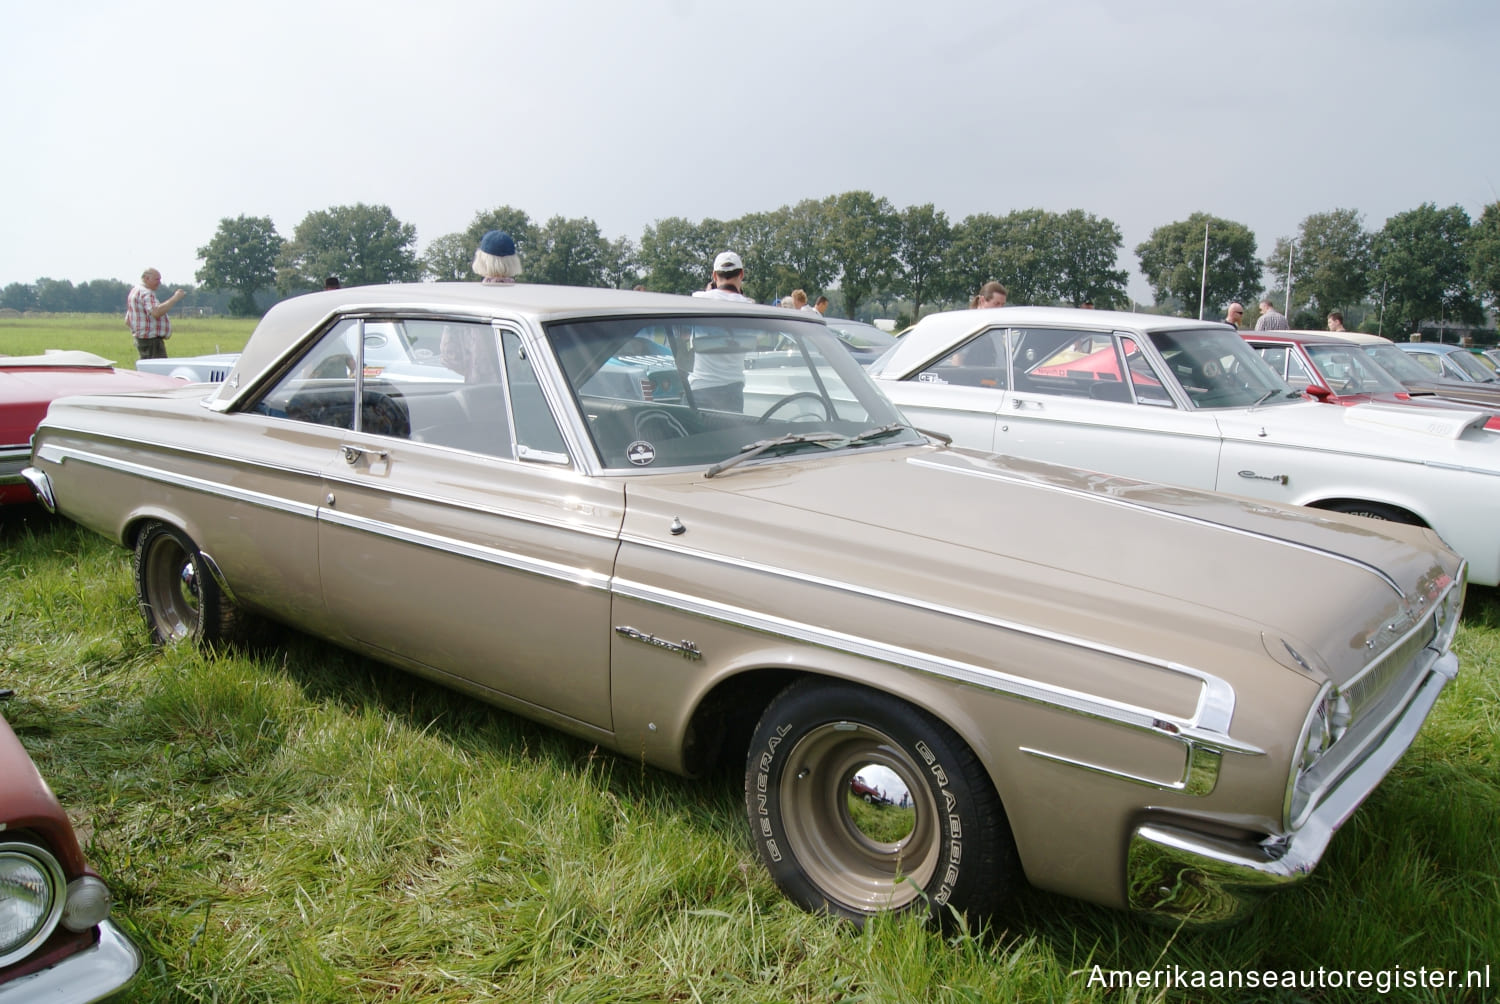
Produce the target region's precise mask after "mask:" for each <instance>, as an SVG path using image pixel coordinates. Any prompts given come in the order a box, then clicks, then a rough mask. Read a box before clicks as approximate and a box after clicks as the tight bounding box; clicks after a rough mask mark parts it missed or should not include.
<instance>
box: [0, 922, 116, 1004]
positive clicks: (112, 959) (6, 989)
mask: <svg viewBox="0 0 1500 1004" xmlns="http://www.w3.org/2000/svg"><path fill="white" fill-rule="evenodd" d="M140 968H141V953H140V950H139V949H138V948H136V947H135V945H133V944H131V942H130V939H129V938H127V937H125V935H124V934H122V933H121V932H120V929H119V928H117V927H116V926H115V925H114V924H113V923H111V922H110V921H108V920H106V921H104V922H103V923H101V924H100V925H99V940H98V942H97V943H95V944H94V945H93V946H92V947H90V948H86V949H84V950H83V951H81V952H78V953H76V954H74V955H70V956H68V957H67V958H66V959H63V960H62V961H61V962H59V963H58V964H57V965H55V966H52V967H50V968H48V969H43V970H40V971H38V972H35V973H31V974H29V975H26V976H22V977H20V978H18V979H14V980H11V981H10V982H9V983H0V1004H21V1002H23V1001H24V1002H28V1004H30V1002H35V1001H49V1002H56V1004H86V1002H88V1001H97V1000H102V999H104V998H105V997H108V996H109V995H110V994H112V993H115V992H116V991H117V990H121V989H123V988H124V987H125V985H126V984H128V983H129V982H130V981H131V980H133V979H135V974H136V972H137V971H138V970H139V969H140Z"/></svg>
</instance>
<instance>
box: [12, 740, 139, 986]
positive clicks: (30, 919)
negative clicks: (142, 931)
mask: <svg viewBox="0 0 1500 1004" xmlns="http://www.w3.org/2000/svg"><path fill="white" fill-rule="evenodd" d="M109 907H110V896H109V887H108V886H106V885H105V884H104V880H103V879H101V878H100V877H99V876H98V874H96V873H95V872H94V870H93V869H92V868H90V867H89V865H88V862H87V861H85V860H84V858H83V851H82V849H81V848H80V847H79V846H78V838H77V836H75V835H74V833H73V827H72V824H71V823H69V822H68V815H67V813H65V812H64V811H63V808H62V806H61V805H59V804H58V801H57V798H56V796H54V795H53V794H52V790H51V789H50V788H48V787H47V782H46V781H43V780H42V775H41V774H39V773H37V769H36V765H35V764H33V763H32V762H31V757H30V756H29V755H28V754H27V752H26V749H25V747H23V746H22V745H21V741H20V740H19V739H17V738H16V734H15V733H14V732H12V731H11V728H10V724H9V723H8V722H6V720H5V719H3V718H0V1002H10V1001H57V1002H58V1004H72V1002H83V1001H95V1000H99V999H100V998H102V997H106V996H108V995H110V994H112V993H114V992H115V991H116V990H119V989H120V988H121V987H123V986H125V985H126V984H127V983H129V982H130V981H131V980H132V979H134V978H135V974H136V972H137V971H138V970H139V969H140V967H141V954H140V951H139V950H138V949H137V948H136V947H135V946H134V945H133V944H131V943H130V939H128V938H127V937H125V935H124V934H122V933H121V932H120V930H119V929H118V928H117V927H115V925H114V924H112V923H111V922H110V921H109Z"/></svg>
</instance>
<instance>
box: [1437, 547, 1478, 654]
mask: <svg viewBox="0 0 1500 1004" xmlns="http://www.w3.org/2000/svg"><path fill="white" fill-rule="evenodd" d="M1468 591H1469V563H1468V562H1464V563H1463V564H1462V565H1461V566H1459V569H1458V574H1457V575H1456V576H1454V582H1453V585H1452V586H1450V587H1449V588H1448V591H1447V592H1445V593H1444V594H1443V595H1442V596H1441V597H1439V598H1438V601H1437V603H1436V604H1435V605H1434V607H1433V611H1432V616H1433V621H1434V623H1435V624H1436V625H1437V636H1436V637H1435V638H1433V640H1432V645H1433V647H1434V648H1436V649H1437V650H1438V651H1439V652H1446V651H1448V650H1449V649H1451V648H1452V647H1453V639H1454V637H1455V636H1456V635H1457V634H1458V622H1459V619H1460V618H1461V617H1462V616H1463V612H1464V599H1465V598H1466V597H1467V595H1468Z"/></svg>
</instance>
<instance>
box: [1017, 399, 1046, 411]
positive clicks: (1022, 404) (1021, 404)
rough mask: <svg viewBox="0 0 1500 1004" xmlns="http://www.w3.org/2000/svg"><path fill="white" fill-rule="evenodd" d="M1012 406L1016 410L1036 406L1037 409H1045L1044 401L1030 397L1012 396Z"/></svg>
mask: <svg viewBox="0 0 1500 1004" xmlns="http://www.w3.org/2000/svg"><path fill="white" fill-rule="evenodd" d="M1010 406H1011V407H1012V408H1014V409H1015V410H1016V411H1020V410H1021V409H1022V408H1034V409H1036V410H1037V411H1043V410H1045V409H1044V408H1043V406H1042V402H1040V401H1033V400H1031V399H1030V398H1024V397H1013V398H1011V399H1010Z"/></svg>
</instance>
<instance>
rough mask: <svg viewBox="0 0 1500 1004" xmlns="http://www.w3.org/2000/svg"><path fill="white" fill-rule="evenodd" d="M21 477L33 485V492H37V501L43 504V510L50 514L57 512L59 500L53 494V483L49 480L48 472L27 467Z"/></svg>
mask: <svg viewBox="0 0 1500 1004" xmlns="http://www.w3.org/2000/svg"><path fill="white" fill-rule="evenodd" d="M21 477H23V478H25V479H26V483H27V484H29V485H31V490H32V491H34V492H36V500H37V501H38V502H40V503H41V504H42V508H43V509H46V510H47V511H48V512H50V513H56V512H57V499H56V498H55V497H54V496H53V494H52V482H51V480H49V479H48V477H47V474H46V472H44V471H40V470H38V469H36V468H35V467H27V468H25V469H24V470H22V471H21Z"/></svg>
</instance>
